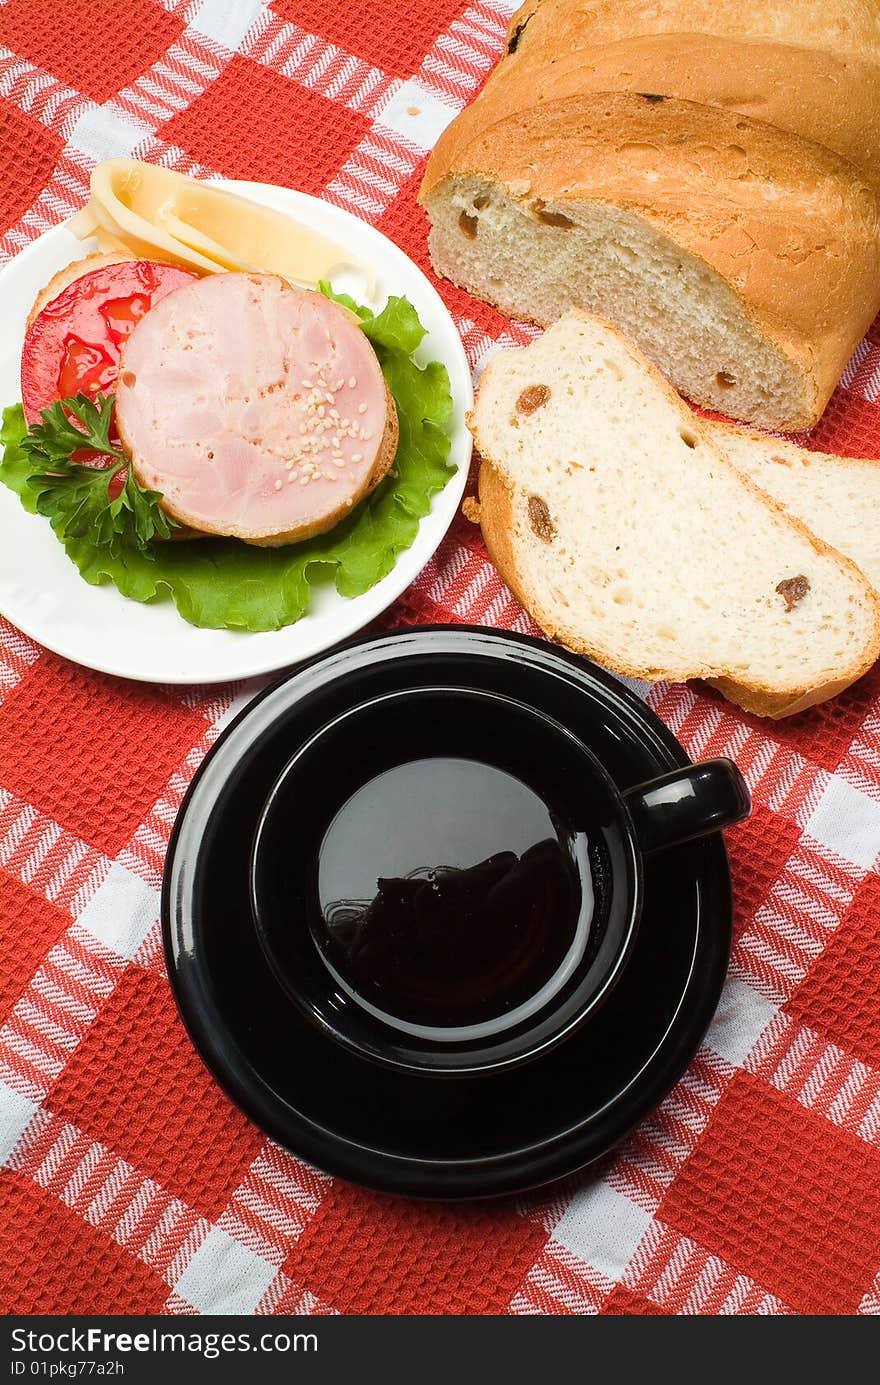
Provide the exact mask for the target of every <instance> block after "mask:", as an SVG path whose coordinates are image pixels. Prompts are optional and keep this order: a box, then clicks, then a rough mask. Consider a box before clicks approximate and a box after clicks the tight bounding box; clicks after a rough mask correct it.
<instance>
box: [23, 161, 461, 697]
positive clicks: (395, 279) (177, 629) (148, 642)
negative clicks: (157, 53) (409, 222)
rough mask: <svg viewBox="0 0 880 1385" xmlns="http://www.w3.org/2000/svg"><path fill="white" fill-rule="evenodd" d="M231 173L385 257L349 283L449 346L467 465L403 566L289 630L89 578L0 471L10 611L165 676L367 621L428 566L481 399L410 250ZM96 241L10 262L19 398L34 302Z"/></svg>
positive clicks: (125, 671)
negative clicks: (148, 597) (410, 311)
mask: <svg viewBox="0 0 880 1385" xmlns="http://www.w3.org/2000/svg"><path fill="white" fill-rule="evenodd" d="M221 186H224V187H228V188H230V189H232V190H233V191H235V192H240V193H242V194H244V196H246V197H251V198H253V199H254V201H257V202H264V203H266V204H267V205H269V206H271V207H277V208H278V209H279V210H280V211H284V212H289V213H290V214H291V215H292V216H295V217H297V218H298V219H299V220H300V221H302V222H304V223H305V224H306V225H308V226H312V227H314V228H315V229H316V230H318V231H321V232H324V233H325V234H326V235H328V236H330V237H331V238H332V239H333V240H335V241H336V242H337V243H340V244H342V245H344V246H345V247H346V248H347V249H349V250H350V251H351V252H352V254H353V255H355V256H357V257H358V259H359V260H360V261H361V262H362V263H367V264H369V265H370V266H371V268H372V269H373V270H374V271H375V275H376V284H375V292H374V294H373V297H372V298H371V299H368V298H366V296H365V292H364V285H363V283H362V282H361V283H358V282H357V281H356V280H357V276H354V277H352V276H344V277H343V278H339V279H335V280H334V282H335V284H336V285H337V286H338V287H342V288H344V289H347V290H348V291H349V292H351V293H352V294H353V295H354V296H355V297H358V298H359V299H360V301H362V302H363V301H368V302H369V303H370V306H371V307H373V308H377V309H378V308H379V307H380V306H381V305H382V304H383V303H384V302H385V299H386V298H387V297H388V295H389V294H392V293H396V294H403V295H405V296H406V297H407V298H408V299H409V300H410V302H411V303H413V304H414V305H415V307H416V310H417V311H418V314H419V317H420V318H421V320H422V322H423V324H424V326H425V327H426V328H427V329H428V334H427V336H426V337H425V340H424V341H423V343H422V345H421V346H420V348H419V351H418V353H417V359H418V360H419V361H420V362H421V363H424V362H425V361H429V360H432V359H433V360H439V361H442V362H443V363H444V365H445V366H446V368H447V370H448V371H449V378H450V381H451V384H452V398H453V401H454V405H455V413H454V416H453V422H452V451H451V455H450V461H451V462H453V463H455V465H456V466H457V467H458V471H457V473H456V474H455V475H454V476H453V477H452V478H451V479H450V481H449V482H448V484H447V485H446V487H445V489H444V490H442V491H441V492H440V494H439V495H435V496H434V499H433V503H432V506H431V512H430V514H429V515H427V516H426V517H425V518H424V519H423V520H422V522H421V524H420V525H419V532H418V535H417V537H416V539H415V542H414V543H413V545H412V547H411V548H409V549H407V550H406V552H405V553H401V555H400V557H399V558H398V560H397V563H396V565H395V567H394V569H393V571H392V572H390V573H389V574H388V576H387V577H385V578H384V579H383V580H382V581H381V582H379V583H378V584H377V585H376V586H375V587H372V588H371V589H370V591H368V592H365V593H364V595H363V596H357V597H352V598H346V597H341V596H339V595H338V594H337V593H336V591H335V589H334V588H333V586H332V583H325V584H321V585H320V586H316V587H315V588H313V597H312V603H311V608H310V610H309V612H308V614H307V615H305V616H303V618H302V619H301V620H298V621H297V622H296V623H295V624H294V625H288V626H286V627H285V628H284V629H283V630H273V631H268V632H265V633H259V634H249V633H246V632H243V631H234V630H200V629H197V628H196V627H195V626H193V625H187V623H186V621H184V620H183V619H182V617H181V616H179V615H178V613H177V608H176V607H175V606H174V605H173V603H172V602H171V600H170V599H169V600H167V601H161V602H156V603H155V604H153V605H146V606H145V605H142V604H141V603H140V602H137V601H129V600H128V599H127V598H126V597H123V596H121V595H120V594H119V592H118V591H117V590H116V588H115V587H113V586H112V585H109V584H108V585H106V586H102V587H91V586H89V584H88V583H87V582H84V581H83V579H82V578H81V577H80V575H79V573H78V572H77V570H76V568H75V567H74V565H73V563H71V562H70V560H69V558H68V557H67V555H66V554H65V552H64V549H63V548H62V546H61V544H60V543H59V542H58V540H57V539H56V538H55V535H54V534H53V533H52V530H51V529H50V527H49V524H48V521H47V520H45V519H43V518H42V517H41V516H39V515H29V514H26V513H25V511H24V510H23V509H22V507H21V504H20V502H19V499H18V496H17V495H15V494H14V493H13V492H12V491H10V490H9V489H8V488H7V487H6V486H4V485H2V484H0V535H2V542H0V612H2V614H3V615H4V616H6V618H7V619H8V620H10V621H11V622H12V623H13V625H17V626H18V628H19V630H22V631H23V632H24V633H25V634H26V635H30V636H31V638H32V639H35V640H37V641H38V642H39V643H40V644H42V645H45V647H46V648H47V649H52V650H54V651H55V652H56V653H57V654H63V655H64V657H65V658H67V659H72V660H74V661H75V662H76V663H78V664H85V666H86V667H87V668H94V669H98V670H100V671H101V672H103V673H115V674H119V675H121V676H122V677H124V678H136V679H142V680H143V681H145V682H155V683H221V682H226V681H227V680H229V679H233V678H248V677H251V676H253V675H254V674H259V673H269V672H273V671H274V670H276V669H282V668H285V667H287V666H288V665H289V664H294V663H297V662H298V661H299V660H301V659H305V658H308V657H309V656H310V655H313V654H318V653H320V652H321V650H324V649H327V648H328V647H329V646H330V645H333V644H335V643H336V642H337V641H338V640H342V639H345V637H346V636H348V635H351V634H353V633H354V632H355V631H356V630H360V629H361V628H362V627H363V626H364V625H367V624H369V622H370V621H371V620H373V619H374V618H375V617H376V616H377V615H379V614H380V612H382V611H384V610H385V608H386V607H387V606H389V605H390V604H391V602H392V601H394V600H396V598H397V597H398V596H400V594H401V592H402V591H404V590H405V589H406V587H408V586H409V584H410V583H411V582H412V581H413V580H414V579H415V578H416V577H417V576H418V574H419V572H421V570H422V568H423V567H424V566H425V564H426V563H427V561H428V559H429V558H430V557H431V554H432V553H433V552H434V550H435V549H436V548H437V545H438V544H439V543H440V540H441V539H442V538H443V535H444V534H445V533H446V530H447V529H448V527H449V525H450V523H451V522H452V519H453V516H454V515H455V512H456V510H457V509H458V505H459V502H460V501H461V497H462V494H463V492H464V488H465V484H466V482H467V473H468V463H469V461H470V454H471V439H470V434H469V433H468V431H467V428H466V427H465V422H464V416H465V413H466V412H467V410H468V409H469V408H470V407H471V404H472V403H473V393H472V390H471V377H470V369H469V367H468V363H467V358H466V356H465V354H464V349H463V347H462V344H461V340H460V338H459V335H458V332H457V331H456V329H455V325H454V323H453V321H452V319H451V317H450V316H449V313H448V312H447V311H446V308H445V307H444V305H443V302H442V300H441V299H440V297H439V296H438V294H437V293H436V292H435V290H434V289H433V288H432V287H431V285H430V283H429V282H428V280H427V279H426V278H425V276H424V274H422V272H421V270H419V269H417V268H416V266H415V265H414V264H413V262H412V260H410V259H409V258H408V257H407V256H406V255H404V253H403V251H402V250H399V249H398V248H397V246H396V245H394V244H392V242H391V241H390V240H388V239H387V238H386V237H385V236H383V235H381V234H380V233H379V232H378V231H376V230H375V229H374V228H373V227H372V226H367V225H366V224H365V223H364V222H362V221H359V220H358V219H357V217H354V216H351V215H350V214H349V213H348V212H344V211H341V210H340V209H339V208H338V207H332V206H329V205H328V204H327V203H325V202H321V201H319V200H318V199H317V198H315V197H308V196H306V194H305V193H301V192H292V191H291V190H290V189H289V188H279V187H273V186H271V185H270V184H267V183H244V182H229V181H227V180H222V181H221ZM90 248H91V247H90V243H89V242H85V243H83V242H82V241H78V240H77V239H76V238H75V237H74V236H73V235H72V234H71V232H70V231H69V230H68V229H67V228H66V226H58V227H56V228H55V229H54V230H52V231H48V232H47V233H46V234H45V235H44V236H41V237H40V239H39V240H38V241H35V242H34V244H33V245H30V246H28V248H27V249H26V250H23V251H22V253H21V254H20V255H18V256H16V258H15V259H14V260H13V261H12V263H11V264H9V265H8V266H7V267H6V268H5V269H4V270H3V271H2V273H0V303H2V304H3V334H2V341H0V405H4V406H5V405H6V404H11V403H14V402H15V401H16V400H18V399H20V398H21V385H20V377H19V372H20V365H21V348H22V343H23V339H24V328H25V321H26V319H27V315H28V313H29V311H30V309H31V306H32V305H33V302H34V299H35V298H36V296H37V293H38V292H39V290H40V288H41V287H42V286H43V285H44V284H45V283H46V282H47V280H49V279H50V278H51V277H52V275H53V274H54V273H55V272H56V270H59V269H61V268H62V267H63V266H64V265H66V264H69V263H70V261H71V260H75V259H79V258H80V257H81V256H82V255H83V253H85V252H87V251H88V250H89V249H90Z"/></svg>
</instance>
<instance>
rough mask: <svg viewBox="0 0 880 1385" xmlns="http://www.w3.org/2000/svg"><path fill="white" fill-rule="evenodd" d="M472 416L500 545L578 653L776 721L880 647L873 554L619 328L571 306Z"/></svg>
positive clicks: (485, 506)
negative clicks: (789, 498) (842, 544)
mask: <svg viewBox="0 0 880 1385" xmlns="http://www.w3.org/2000/svg"><path fill="white" fill-rule="evenodd" d="M470 424H471V429H472V431H473V434H474V438H475V440H476V444H477V447H478V449H479V451H480V454H481V458H482V464H481V468H480V475H479V513H480V523H481V525H482V529H483V534H484V536H485V539H486V544H487V546H488V549H489V552H490V555H491V557H492V559H493V561H494V562H495V564H496V566H497V567H498V569H499V571H500V572H501V575H502V576H503V577H504V579H505V580H506V582H507V583H508V585H509V586H510V587H511V589H512V590H513V591H514V593H515V594H516V595H517V596H518V598H519V600H520V601H521V602H522V604H523V605H524V606H525V607H526V609H527V610H528V611H529V612H530V613H531V615H532V616H533V618H534V619H535V620H536V621H537V622H538V624H539V625H540V626H541V627H542V628H543V629H544V630H545V631H546V632H547V633H548V634H549V635H551V636H553V637H554V638H556V639H558V640H560V641H561V642H562V643H563V644H565V645H567V646H568V647H569V648H571V649H574V650H576V651H578V652H580V653H583V654H586V655H588V656H590V657H591V658H594V659H596V660H597V661H598V662H599V663H601V664H604V665H605V666H606V667H607V668H610V669H612V670H614V671H616V672H618V673H623V674H628V675H631V676H635V677H638V678H645V679H649V680H657V679H673V680H677V681H678V680H683V679H687V678H705V679H709V680H712V681H713V682H716V683H717V685H718V686H719V687H721V689H722V691H723V692H724V693H725V695H726V696H728V697H729V698H730V699H731V700H732V701H734V702H738V703H739V704H740V705H742V706H744V707H747V708H749V710H752V711H755V712H758V713H759V714H761V715H765V716H772V717H779V716H785V715H789V714H791V713H792V712H796V711H800V710H802V709H803V708H805V707H809V706H811V705H812V704H813V703H817V702H822V701H824V700H825V699H826V698H829V697H832V696H834V694H835V693H837V692H839V691H841V690H842V689H843V688H845V687H847V686H848V685H849V684H850V683H852V682H853V681H855V679H857V678H859V677H860V676H861V675H862V674H863V673H865V672H866V670H867V669H868V668H870V666H871V665H872V664H873V663H874V661H875V660H876V658H877V657H878V653H880V603H878V599H877V596H876V594H875V592H874V591H873V589H872V587H871V585H870V583H869V582H868V581H867V580H866V578H865V577H864V576H863V574H862V573H861V572H860V571H859V569H858V568H857V567H856V565H855V564H854V563H852V562H851V561H850V560H849V559H847V558H845V557H843V556H841V554H839V553H837V552H836V551H834V550H833V549H832V548H830V547H829V546H828V545H827V544H826V543H823V542H822V540H821V539H819V538H817V537H815V536H814V535H813V534H811V533H810V531H809V530H808V529H807V528H806V527H805V526H804V525H803V524H801V523H799V522H798V521H797V520H795V519H792V518H790V517H789V516H787V515H786V514H785V513H784V512H783V511H782V510H781V509H780V508H779V507H778V506H777V505H775V504H774V503H773V501H772V500H770V499H769V498H768V497H767V496H766V495H765V494H764V492H762V491H761V490H759V489H758V488H757V487H756V486H755V485H754V484H753V483H752V482H751V481H750V480H749V479H747V478H746V477H745V476H744V475H743V474H742V473H741V472H740V471H739V470H738V469H737V468H736V467H734V466H733V465H732V463H730V462H729V461H727V460H726V458H725V456H724V455H723V453H722V451H721V450H720V449H719V448H718V447H716V446H715V444H714V443H713V442H712V441H711V437H710V434H709V432H708V431H707V430H705V429H704V428H703V425H702V422H701V420H699V419H697V418H695V417H694V416H693V415H692V414H691V412H690V410H689V409H688V408H687V407H686V405H684V404H683V403H682V401H681V400H680V399H679V398H678V396H677V395H676V394H675V393H674V391H673V390H672V389H671V388H670V387H669V386H668V384H667V383H666V382H665V381H664V380H663V379H662V377H661V376H660V375H659V374H658V373H657V371H656V370H654V368H653V367H652V366H651V365H650V364H649V363H648V361H647V360H646V358H645V357H644V356H643V355H642V354H641V352H639V351H638V350H637V348H635V347H633V346H632V345H631V344H630V343H629V342H627V341H626V340H625V339H624V338H623V337H622V336H621V335H620V334H619V333H618V332H616V331H615V330H614V329H613V328H612V327H610V326H609V325H608V324H606V323H603V322H601V321H599V320H598V319H595V318H590V317H587V316H586V315H585V314H582V313H570V314H567V315H566V316H565V317H563V318H562V319H561V320H560V321H559V322H558V323H556V325H555V326H553V327H552V328H550V330H549V331H547V332H546V333H545V334H544V335H543V336H542V337H541V338H539V339H538V340H537V341H535V342H533V343H532V344H531V345H530V346H528V347H527V348H525V349H524V350H520V351H510V352H502V353H501V354H500V355H498V356H496V357H494V358H493V359H492V360H491V361H490V363H489V365H488V367H487V368H486V370H485V372H484V374H483V377H482V380H481V382H480V387H479V391H478V394H477V400H476V404H475V407H474V411H473V413H472V415H471V417H470Z"/></svg>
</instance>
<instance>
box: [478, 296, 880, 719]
mask: <svg viewBox="0 0 880 1385" xmlns="http://www.w3.org/2000/svg"><path fill="white" fill-rule="evenodd" d="M572 316H581V317H587V314H572ZM593 320H596V319H593ZM598 320H599V321H601V319H598ZM603 325H604V326H605V327H607V328H608V329H609V330H610V331H612V332H615V333H616V329H615V328H614V327H613V325H612V324H610V323H603ZM618 335H619V334H618ZM626 345H627V349H628V350H629V351H630V352H631V353H632V354H633V355H634V356H635V357H636V358H637V359H638V361H639V364H640V366H641V367H642V368H643V369H644V371H645V373H646V375H648V376H650V378H651V380H652V382H653V384H654V386H655V388H657V389H659V390H660V391H662V392H663V393H664V394H665V395H666V396H667V398H668V399H669V400H670V401H671V402H672V403H673V404H675V405H676V406H677V407H680V408H683V407H684V406H683V405H681V401H680V399H679V397H678V395H677V394H676V393H675V391H674V390H673V389H672V387H671V386H670V384H669V383H668V381H667V380H665V379H664V377H663V375H662V374H661V373H660V371H658V370H657V369H656V367H655V366H654V365H652V363H651V362H650V361H649V360H648V359H647V357H645V356H644V355H643V353H641V352H640V351H638V349H637V348H636V347H634V346H632V345H631V344H630V343H627V344H626ZM497 362H498V358H497V357H496V358H494V359H493V360H492V361H490V362H489V364H488V366H487V367H486V371H485V373H484V379H487V378H490V372H492V371H493V370H495V369H497V368H498V366H497ZM478 412H479V392H478V396H477V403H476V405H475V407H474V410H473V411H472V412H471V413H470V414H469V415H468V419H467V422H468V427H469V428H470V430H471V432H472V434H473V436H474V441H475V444H476V446H477V448H478V450H479V452H480V459H481V460H480V470H479V474H478V496H479V520H480V527H481V529H482V533H483V538H484V540H485V543H486V548H487V549H488V552H489V556H490V558H491V559H492V562H493V563H494V564H495V567H496V568H497V569H498V572H499V574H500V575H501V577H502V578H503V580H504V581H505V582H506V583H507V585H508V587H509V588H510V590H511V591H512V592H513V594H514V596H515V597H516V598H517V600H518V601H519V603H520V605H521V606H522V607H523V608H524V610H526V611H528V613H529V615H530V616H531V617H532V619H533V620H535V621H536V623H537V624H538V625H539V626H540V627H541V629H542V630H543V631H544V632H545V634H547V635H549V636H550V638H551V639H554V640H556V641H557V642H558V643H560V644H563V645H564V646H565V647H566V648H568V649H571V650H573V651H574V652H575V653H576V654H582V655H585V656H586V657H587V658H590V659H593V660H595V662H597V663H599V664H601V665H602V666H603V667H605V668H608V669H610V670H611V672H613V673H617V674H620V675H622V676H623V677H629V678H639V679H644V680H646V681H648V682H660V681H666V680H667V679H669V680H672V681H677V682H679V681H683V680H684V679H692V678H700V679H704V680H706V681H708V682H711V683H712V684H713V686H715V687H717V688H718V689H719V691H720V692H722V694H723V695H724V696H725V697H726V698H727V699H728V700H729V701H731V702H735V703H737V704H738V705H739V706H741V707H743V708H744V709H745V710H747V711H751V712H754V713H755V714H756V715H758V716H762V717H768V718H770V719H779V718H782V717H786V716H793V715H794V714H795V713H797V712H799V711H803V710H805V709H806V708H808V707H811V706H814V705H816V704H818V703H820V702H825V701H827V700H828V699H829V698H831V697H835V696H836V695H837V694H838V693H839V692H842V691H843V689H844V688H847V687H849V686H850V685H851V684H852V683H855V682H856V681H857V680H858V679H859V678H861V677H862V676H863V675H864V674H865V673H867V672H868V670H869V669H870V668H871V667H872V666H873V665H874V663H876V661H877V659H878V657H880V598H878V595H877V593H876V592H875V591H874V589H873V587H872V586H871V585H870V583H869V582H868V580H867V579H866V578H865V576H864V574H863V573H862V572H861V570H860V569H859V568H858V567H857V566H856V564H855V563H854V562H852V560H851V559H849V558H847V557H845V556H844V555H843V554H841V553H839V552H838V551H837V550H836V549H834V548H832V547H831V545H830V544H827V543H825V542H824V541H823V540H822V539H820V538H818V537H817V536H816V535H815V534H813V533H812V531H811V530H810V529H808V528H807V526H806V525H805V524H803V523H802V522H801V521H800V520H798V519H795V518H794V517H793V516H792V515H789V514H787V513H786V512H785V511H784V510H783V509H782V507H781V506H780V505H778V504H777V503H776V502H775V501H774V500H773V499H772V497H770V496H768V495H767V494H766V492H764V491H762V490H761V489H760V487H758V486H756V485H755V484H754V482H752V481H751V480H750V478H749V477H747V476H744V475H742V473H741V472H739V471H738V470H737V468H736V467H735V466H734V464H733V463H732V462H729V461H728V460H727V458H726V457H725V456H724V455H723V454H722V453H721V452H720V451H719V450H718V449H714V448H713V449H712V450H713V451H714V454H715V455H714V457H713V465H715V466H721V467H726V468H727V469H728V470H729V471H730V472H731V473H732V474H734V475H735V476H736V477H737V479H738V480H739V481H740V482H741V484H742V485H743V486H745V488H746V489H747V490H749V491H750V492H751V493H752V494H753V495H754V496H755V497H756V498H758V499H759V500H760V501H761V503H762V504H763V505H765V506H766V508H767V509H768V510H770V511H771V512H773V514H774V515H775V516H776V517H777V518H778V519H780V520H781V521H782V522H783V523H784V524H787V525H789V526H791V527H793V528H795V529H796V530H797V531H798V532H799V534H800V535H801V537H802V538H804V539H805V540H806V541H807V542H808V543H809V544H810V545H811V546H812V547H813V548H814V549H815V551H816V552H817V553H819V554H821V555H823V556H825V557H828V558H830V559H832V560H833V561H834V562H835V563H836V564H837V566H838V567H839V568H841V569H843V570H844V571H847V572H848V573H849V575H850V576H851V577H852V578H853V580H854V581H855V582H856V583H857V585H858V586H860V587H861V589H862V596H863V600H864V602H865V605H866V606H867V608H868V609H869V611H870V614H871V637H870V639H869V641H868V642H867V643H866V646H865V650H864V653H863V655H862V657H861V659H859V660H858V661H857V662H855V663H854V664H853V665H852V666H851V667H850V668H849V669H848V670H846V671H845V673H843V674H841V675H840V676H838V677H835V678H834V679H830V680H828V681H826V682H825V683H823V684H822V685H820V686H818V687H812V688H809V687H803V686H791V687H786V686H784V685H783V686H781V687H779V686H777V687H770V686H769V685H767V684H762V683H759V682H754V683H750V682H745V681H742V680H739V679H736V678H734V677H732V676H731V674H730V671H729V670H725V669H719V668H714V667H711V666H708V665H704V666H702V667H695V668H692V669H687V670H686V671H685V670H683V669H681V668H672V667H670V666H666V667H652V666H645V665H644V664H638V663H636V662H632V661H627V660H624V659H621V658H619V657H614V656H611V655H609V653H608V651H607V650H605V649H603V648H601V647H600V646H598V645H595V644H592V643H591V642H590V641H589V640H588V639H585V638H583V637H580V636H579V635H578V634H577V633H576V632H574V631H572V629H570V628H563V626H562V625H561V624H560V622H559V621H558V619H557V618H556V617H555V616H554V614H553V612H552V610H551V609H550V608H549V607H548V606H546V605H545V604H544V603H543V602H542V601H541V599H540V596H539V594H538V593H536V592H535V591H534V590H533V588H532V587H531V586H530V584H529V580H528V576H527V574H525V573H524V572H523V571H522V570H521V568H520V565H519V562H518V560H517V556H516V548H515V543H514V539H513V534H514V527H515V520H514V495H515V490H516V487H515V485H514V484H513V483H512V482H511V481H510V480H509V479H508V477H507V476H506V475H505V473H504V469H503V466H502V464H501V462H500V461H499V460H498V459H497V458H493V457H492V456H491V454H490V453H489V451H488V450H487V448H486V446H485V441H484V440H482V439H481V438H480V433H479V427H478V423H477V415H478ZM688 419H689V426H692V427H693V429H694V431H696V432H699V433H701V434H702V435H703V438H704V441H706V442H707V443H708V446H709V447H710V448H711V447H712V444H711V434H709V433H706V432H704V430H703V428H702V425H701V422H700V419H699V418H698V417H697V416H696V415H691V414H690V413H688Z"/></svg>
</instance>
